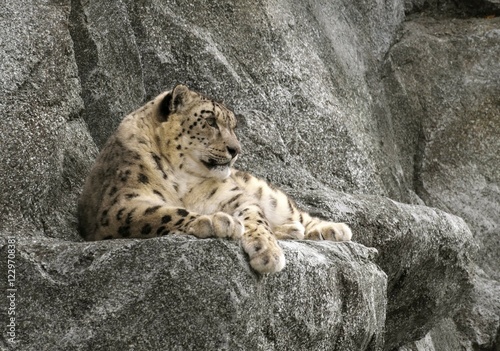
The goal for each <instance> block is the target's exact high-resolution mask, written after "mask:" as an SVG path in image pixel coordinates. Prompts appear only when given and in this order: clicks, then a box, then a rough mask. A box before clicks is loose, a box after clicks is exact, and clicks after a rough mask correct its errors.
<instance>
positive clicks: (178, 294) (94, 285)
mask: <svg viewBox="0 0 500 351" xmlns="http://www.w3.org/2000/svg"><path fill="white" fill-rule="evenodd" d="M281 245H282V247H283V248H284V251H285V256H286V259H287V261H288V264H287V266H286V268H285V270H284V271H282V272H281V273H280V274H275V275H268V276H259V275H257V274H256V273H254V272H253V271H252V270H251V268H250V266H249V265H248V262H247V258H246V255H245V254H244V252H243V249H242V248H241V247H240V245H239V244H238V243H235V242H230V241H225V240H219V239H206V240H199V239H195V238H192V237H188V236H176V235H173V236H169V237H162V238H158V239H152V240H116V241H112V242H93V243H71V242H61V241H54V240H46V239H44V240H34V239H33V240H27V241H18V242H17V243H16V250H17V253H16V270H17V272H18V274H17V278H16V282H15V284H16V286H17V287H18V292H17V295H16V304H17V307H16V315H17V316H18V322H17V323H18V324H17V331H18V332H17V343H18V345H19V348H22V349H23V350H49V349H50V350H110V351H112V350H123V349H126V350H304V349H316V350H321V349H350V350H381V349H382V345H383V335H384V333H383V329H384V319H385V308H386V284H387V280H386V275H385V273H384V272H383V271H382V270H380V268H378V267H377V265H376V264H375V263H373V257H374V255H375V254H376V250H374V249H368V248H366V247H364V246H362V245H359V244H355V243H346V244H336V243H332V242H281ZM1 254H2V257H5V255H6V246H4V248H3V249H2V252H1ZM2 272H3V271H2ZM1 279H2V282H3V281H6V277H5V276H4V275H3V274H2V277H1ZM2 300H5V299H2ZM3 302H4V301H2V303H3Z"/></svg>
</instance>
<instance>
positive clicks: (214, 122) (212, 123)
mask: <svg viewBox="0 0 500 351" xmlns="http://www.w3.org/2000/svg"><path fill="white" fill-rule="evenodd" d="M205 121H206V122H207V124H208V125H209V126H210V127H212V128H216V129H219V126H218V125H217V120H216V119H215V117H207V118H205Z"/></svg>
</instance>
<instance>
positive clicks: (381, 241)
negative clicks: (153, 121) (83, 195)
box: [0, 0, 500, 351]
mask: <svg viewBox="0 0 500 351" xmlns="http://www.w3.org/2000/svg"><path fill="white" fill-rule="evenodd" d="M474 5H475V6H472V5H471V4H470V3H469V2H465V1H463V2H460V1H449V2H447V1H444V2H442V1H439V2H436V1H420V0H418V1H417V0H415V1H413V0H406V1H403V0H393V1H385V2H376V3H373V2H367V1H356V2H352V1H349V0H338V1H332V2H316V1H305V2H304V1H299V0H268V1H234V0H222V1H217V2H215V1H214V2H207V1H202V0H199V1H198V0H195V1H183V0H175V1H157V0H142V1H129V0H116V1H113V2H106V3H104V2H99V1H94V0H91V1H82V0H75V1H68V0H57V1H46V0H16V1H14V0H7V2H6V4H5V5H4V6H3V7H2V9H1V10H0V30H1V33H2V35H1V36H0V38H1V39H0V48H1V50H0V112H1V115H2V119H0V148H1V150H3V151H2V152H1V153H0V169H1V170H2V172H0V245H2V246H1V249H0V255H1V257H2V261H5V260H4V257H6V256H7V253H8V251H7V250H8V247H7V245H6V244H7V238H11V237H14V238H15V239H16V273H17V274H16V282H15V284H16V286H17V287H18V291H17V295H16V303H17V305H16V308H17V310H16V311H17V316H18V318H17V320H16V322H17V334H16V338H17V340H18V341H17V344H13V343H11V342H10V341H9V340H8V335H7V334H6V333H4V330H2V333H3V334H2V338H0V345H1V346H2V347H3V348H6V349H7V348H8V347H12V346H14V345H17V349H23V350H24V349H26V350H43V349H61V350H68V349H71V350H100V349H102V350H124V349H125V350H157V349H172V350H175V349H179V350H181V349H214V350H215V349H228V350H231V349H257V350H293V349H296V350H303V349H319V350H321V349H325V350H326V349H339V350H397V349H398V348H400V350H456V349H463V350H471V351H472V350H495V348H498V347H499V339H498V338H499V337H498V331H499V330H500V329H499V320H500V302H499V296H500V285H499V281H500V271H499V270H498V267H499V265H498V257H499V253H500V252H499V251H500V245H499V237H500V233H499V229H498V224H499V222H500V215H499V213H500V211H499V203H500V191H499V183H500V173H499V172H500V168H499V167H498V164H500V163H499V161H500V160H499V159H498V157H499V156H498V150H499V149H500V148H499V146H500V145H499V143H500V142H499V140H500V138H499V132H498V131H499V130H500V119H499V118H500V117H499V116H500V111H499V109H500V101H499V96H500V81H499V78H498V77H500V67H499V61H498V57H499V56H500V55H499V54H500V52H499V48H500V45H499V44H500V37H499V33H500V21H499V19H498V18H497V17H495V15H498V14H499V13H500V11H499V6H498V2H497V1H496V0H495V1H493V0H490V1H486V0H485V1H479V0H478V1H475V2H474ZM179 82H182V83H185V84H188V85H190V86H191V87H192V88H194V89H197V90H199V91H202V92H205V93H207V94H209V95H212V96H214V97H215V98H217V99H224V102H225V103H226V104H228V105H229V106H231V107H232V108H233V109H234V110H235V111H236V113H238V114H239V117H238V118H239V122H240V123H239V125H240V127H239V137H240V139H241V141H242V145H243V149H244V155H243V157H242V158H241V160H240V161H239V167H240V168H242V169H245V170H249V171H251V172H252V173H254V174H256V175H259V176H261V177H263V178H266V179H267V180H269V181H271V182H272V183H275V184H277V185H279V186H280V187H282V188H283V189H284V190H285V191H288V192H289V193H291V194H293V196H294V197H295V198H296V200H297V201H298V203H299V204H300V205H301V206H302V207H304V208H306V209H308V210H309V211H310V212H312V213H313V214H315V215H318V216H322V217H325V218H329V219H332V220H336V221H345V222H348V223H349V224H350V225H351V226H352V227H353V231H354V233H355V234H354V235H355V236H354V241H355V242H357V243H344V244H335V243H309V242H281V245H282V247H283V249H284V251H285V255H286V258H287V261H288V263H287V267H286V268H285V270H284V271H283V272H282V273H281V274H278V275H274V276H267V277H258V276H256V275H255V274H254V273H253V272H252V271H251V270H250V269H249V267H248V263H247V261H246V257H245V256H244V254H243V252H242V250H241V249H240V248H239V246H238V245H237V243H233V242H228V241H220V240H194V239H192V238H189V237H170V238H161V239H154V240H145V241H133V240H131V241H129V240H127V241H114V242H105V243H104V242H103V243H83V242H81V239H80V238H79V237H78V235H77V233H76V223H75V209H76V199H77V197H78V195H79V192H80V189H81V186H82V184H83V180H84V178H85V176H86V174H87V172H88V170H89V167H90V166H91V164H92V162H93V159H94V158H95V155H96V153H97V151H98V149H99V147H101V146H102V145H103V143H104V142H105V140H106V138H107V136H108V135H109V134H110V133H111V132H112V130H113V129H114V128H115V127H116V125H117V124H118V123H119V121H120V120H121V118H122V117H123V115H124V114H126V113H127V112H129V111H131V110H132V109H135V108H136V107H138V106H139V105H140V104H142V103H143V102H145V101H146V100H148V99H149V98H151V97H153V96H155V95H156V94H158V93H159V92H161V91H162V90H166V89H170V88H171V87H172V86H173V85H174V84H175V83H179ZM347 193H348V194H350V195H348V194H347ZM427 206H432V207H427ZM437 208H439V209H437ZM443 211H446V212H443ZM453 214H454V215H458V216H460V217H462V218H463V219H461V218H460V217H456V216H454V215H453ZM464 220H465V221H464ZM469 228H470V229H471V230H469ZM367 247H374V248H376V249H377V250H378V254H376V253H375V251H374V250H373V249H370V248H367ZM477 249H479V250H480V254H479V255H475V252H476V251H477ZM5 267H6V266H5V265H4V266H3V267H2V269H0V273H1V276H0V281H1V283H0V287H1V289H2V291H5V289H6V288H7V285H6V283H7V273H8V272H7V270H6V269H5ZM4 287H5V288H4ZM7 304H8V301H7V300H6V299H1V300H0V306H1V311H7V309H8V306H7ZM1 314H2V320H3V317H5V316H7V314H6V313H4V312H1ZM2 325H3V324H2Z"/></svg>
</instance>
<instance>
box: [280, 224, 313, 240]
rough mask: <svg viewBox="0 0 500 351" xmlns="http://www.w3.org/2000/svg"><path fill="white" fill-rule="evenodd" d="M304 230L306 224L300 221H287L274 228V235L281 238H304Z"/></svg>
mask: <svg viewBox="0 0 500 351" xmlns="http://www.w3.org/2000/svg"><path fill="white" fill-rule="evenodd" d="M304 231H305V229H304V226H303V225H302V223H300V222H291V223H286V224H282V225H280V226H278V227H276V228H273V233H274V236H275V237H276V238H277V239H279V240H302V239H304Z"/></svg>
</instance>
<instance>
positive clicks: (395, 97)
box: [386, 17, 500, 350]
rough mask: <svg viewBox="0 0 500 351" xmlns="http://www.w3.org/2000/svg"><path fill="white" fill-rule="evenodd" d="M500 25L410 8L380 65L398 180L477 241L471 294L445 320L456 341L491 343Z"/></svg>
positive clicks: (497, 283)
mask: <svg viewBox="0 0 500 351" xmlns="http://www.w3.org/2000/svg"><path fill="white" fill-rule="evenodd" d="M499 27H500V21H499V19H498V18H483V19H477V18H466V19H455V20H453V21H450V20H448V19H433V18H429V17H420V18H415V19H413V20H412V21H409V22H407V23H405V25H404V26H403V28H402V37H401V39H400V40H399V41H398V42H397V43H396V44H395V45H394V46H393V47H392V48H391V50H390V52H389V54H388V60H387V67H386V68H387V77H388V78H387V79H386V87H387V96H389V97H390V98H389V101H390V106H391V113H392V117H393V121H394V128H395V130H396V132H395V134H396V135H400V136H401V140H400V141H399V143H400V145H402V147H401V152H402V153H403V154H406V156H405V157H404V159H406V160H407V161H406V163H405V164H404V168H403V169H404V173H405V174H406V175H407V182H413V183H414V185H415V191H416V192H417V194H418V195H419V197H420V198H421V199H422V200H423V201H424V202H425V204H427V205H429V206H434V207H437V208H440V209H442V210H445V211H447V212H450V213H454V214H456V215H459V216H461V217H462V218H463V219H464V220H465V221H466V222H467V224H468V225H469V226H470V228H471V231H472V233H473V235H474V237H475V238H476V239H477V241H478V242H479V245H480V250H481V254H480V256H479V257H478V260H477V261H476V262H477V267H476V269H475V271H476V273H475V275H476V277H475V278H474V288H473V293H472V296H471V297H470V298H468V299H467V300H466V301H465V303H466V306H464V308H463V309H461V311H460V312H459V313H458V314H457V315H456V317H454V321H455V322H454V323H456V324H457V325H456V326H454V327H450V328H447V330H457V334H456V335H455V336H454V339H456V340H463V342H462V349H464V350H476V349H484V350H489V349H492V348H494V347H495V345H498V341H497V340H498V330H500V305H499V301H500V300H499V296H500V295H499V294H498V292H499V291H500V270H499V257H500V244H499V238H500V188H499V185H500V168H499V167H498V165H499V164H500V156H499V154H498V150H500V138H498V136H499V133H498V131H499V130H500V103H499V102H500V100H499V96H500V80H499V79H498V77H499V76H500V62H499V61H498V59H496V58H497V57H499V56H500V46H499V42H500V35H499ZM401 130H405V131H406V132H405V133H404V134H403V133H401V132H400V131H401ZM446 323H448V324H449V323H450V321H449V320H448V321H447V322H446ZM437 334H439V333H436V332H434V333H433V335H434V336H433V337H431V338H430V339H431V340H434V339H435V337H436V335H437ZM441 339H442V338H441ZM441 345H442V342H441ZM453 345H454V344H453ZM497 347H498V346H497ZM441 349H444V348H443V347H442V346H441V347H438V348H436V350H441ZM448 349H450V350H451V349H454V347H452V346H449V348H448Z"/></svg>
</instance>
